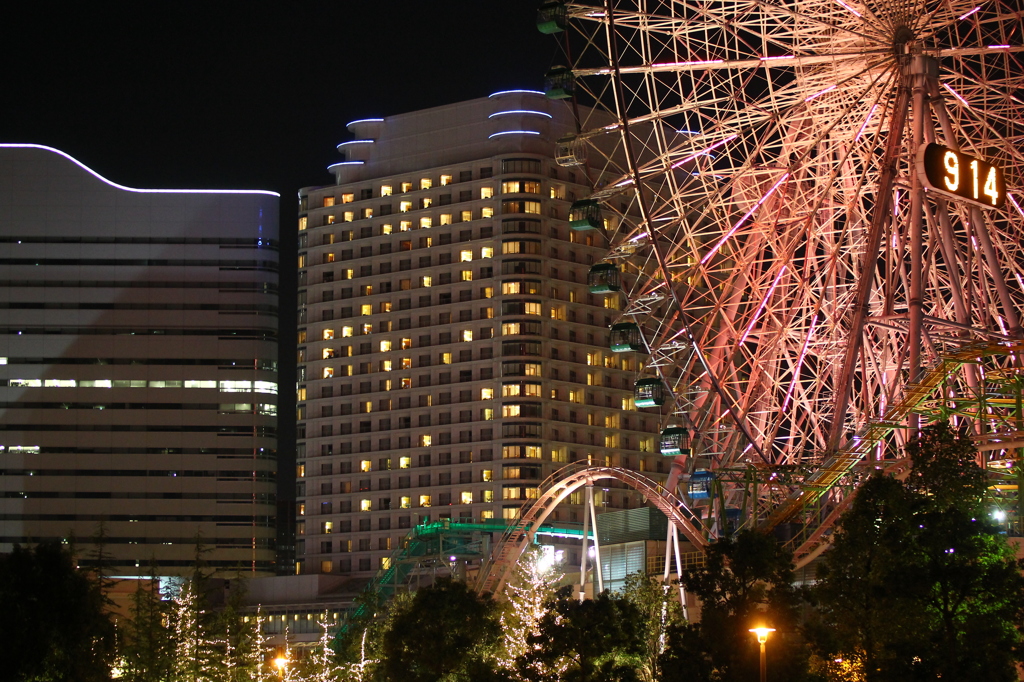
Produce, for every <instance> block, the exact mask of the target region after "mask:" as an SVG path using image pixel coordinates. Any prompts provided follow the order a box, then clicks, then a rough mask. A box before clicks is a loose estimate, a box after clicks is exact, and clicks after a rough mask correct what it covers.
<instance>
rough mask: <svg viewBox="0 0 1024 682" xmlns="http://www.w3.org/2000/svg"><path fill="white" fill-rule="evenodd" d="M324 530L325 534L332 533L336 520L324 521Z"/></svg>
mask: <svg viewBox="0 0 1024 682" xmlns="http://www.w3.org/2000/svg"><path fill="white" fill-rule="evenodd" d="M323 531H324V534H325V535H330V534H331V533H333V532H334V521H324V527H323Z"/></svg>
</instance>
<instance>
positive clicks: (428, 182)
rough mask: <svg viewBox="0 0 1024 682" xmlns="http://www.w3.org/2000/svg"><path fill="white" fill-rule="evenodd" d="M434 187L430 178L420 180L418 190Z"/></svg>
mask: <svg viewBox="0 0 1024 682" xmlns="http://www.w3.org/2000/svg"><path fill="white" fill-rule="evenodd" d="M433 186H434V183H433V182H432V181H431V180H430V178H420V189H430V188H431V187H433Z"/></svg>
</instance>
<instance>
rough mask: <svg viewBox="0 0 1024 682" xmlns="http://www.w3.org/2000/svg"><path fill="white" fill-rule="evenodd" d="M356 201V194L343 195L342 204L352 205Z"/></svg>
mask: <svg viewBox="0 0 1024 682" xmlns="http://www.w3.org/2000/svg"><path fill="white" fill-rule="evenodd" d="M355 200H356V195H355V194H342V195H341V203H343V204H351V203H352V202H353V201H355Z"/></svg>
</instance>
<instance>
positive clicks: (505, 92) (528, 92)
mask: <svg viewBox="0 0 1024 682" xmlns="http://www.w3.org/2000/svg"><path fill="white" fill-rule="evenodd" d="M517 94H518V95H543V94H544V93H543V92H541V91H540V90H499V91H498V92H492V93H491V94H489V95H487V97H488V99H489V98H491V97H499V96H501V95H517Z"/></svg>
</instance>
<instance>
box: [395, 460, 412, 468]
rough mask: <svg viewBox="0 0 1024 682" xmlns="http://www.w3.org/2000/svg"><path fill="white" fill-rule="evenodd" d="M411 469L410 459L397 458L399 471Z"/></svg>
mask: <svg viewBox="0 0 1024 682" xmlns="http://www.w3.org/2000/svg"><path fill="white" fill-rule="evenodd" d="M411 467H412V457H399V458H398V468H399V469H409V468H411Z"/></svg>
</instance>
